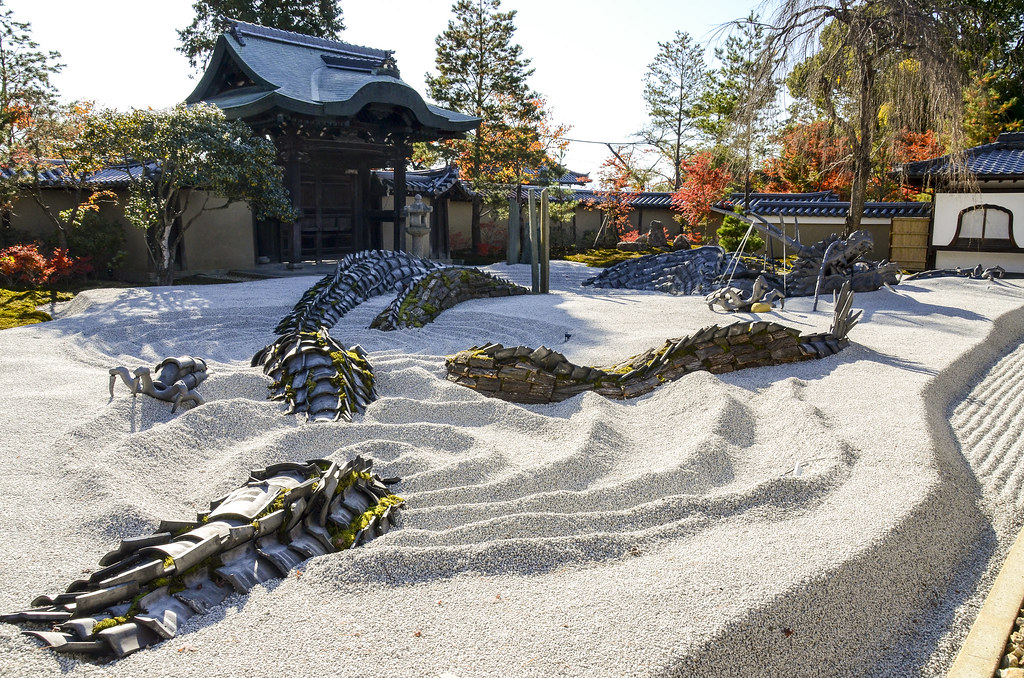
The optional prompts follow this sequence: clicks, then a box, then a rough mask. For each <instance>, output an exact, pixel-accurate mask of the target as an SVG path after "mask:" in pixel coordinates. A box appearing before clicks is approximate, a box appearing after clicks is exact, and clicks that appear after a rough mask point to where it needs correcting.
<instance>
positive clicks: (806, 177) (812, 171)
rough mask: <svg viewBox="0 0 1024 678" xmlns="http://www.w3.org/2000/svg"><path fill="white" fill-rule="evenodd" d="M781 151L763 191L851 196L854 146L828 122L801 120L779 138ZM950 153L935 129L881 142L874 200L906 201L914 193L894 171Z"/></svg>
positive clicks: (768, 165) (768, 166) (767, 167)
mask: <svg viewBox="0 0 1024 678" xmlns="http://www.w3.org/2000/svg"><path fill="white" fill-rule="evenodd" d="M779 142H780V146H781V148H780V150H779V155H778V156H777V157H774V158H769V159H768V160H766V161H765V163H764V168H763V176H764V179H765V183H764V185H763V190H764V191H767V192H769V193H809V192H814V191H835V192H836V193H837V194H839V196H840V197H841V198H843V199H849V196H850V189H851V186H852V184H853V172H852V170H851V167H850V153H849V144H848V142H847V140H846V138H845V137H843V136H842V135H840V134H839V133H838V132H837V131H836V130H834V129H832V128H831V127H830V126H829V124H828V123H827V122H825V121H817V122H812V123H803V124H796V125H792V126H790V127H788V128H787V129H786V130H785V131H784V132H783V133H782V135H781V136H780V138H779ZM944 152H945V149H944V147H943V145H942V143H941V142H940V141H939V140H938V138H937V137H936V136H935V132H933V131H932V130H926V131H924V132H911V131H909V130H903V131H902V132H900V133H899V134H898V135H897V136H896V138H895V140H894V141H893V142H892V143H891V144H883V145H882V146H880V147H879V148H878V149H877V150H876V152H875V157H874V158H873V164H874V166H875V167H876V172H875V175H874V176H873V177H872V178H871V184H870V186H869V187H868V199H869V200H905V199H908V198H910V197H912V195H913V194H914V191H913V190H911V189H909V188H907V187H905V186H901V185H900V184H899V182H898V180H897V179H896V178H895V177H894V176H893V175H892V173H891V170H892V169H893V168H894V167H896V166H897V165H901V164H903V163H907V162H915V161H918V160H928V159H930V158H937V157H939V156H941V155H942V154H943V153H944Z"/></svg>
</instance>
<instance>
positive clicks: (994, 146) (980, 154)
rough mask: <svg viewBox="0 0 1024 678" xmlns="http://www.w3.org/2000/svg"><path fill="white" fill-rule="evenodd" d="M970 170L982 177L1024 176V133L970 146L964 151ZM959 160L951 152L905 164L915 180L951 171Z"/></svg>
mask: <svg viewBox="0 0 1024 678" xmlns="http://www.w3.org/2000/svg"><path fill="white" fill-rule="evenodd" d="M964 155H965V158H964V160H966V163H967V170H968V171H969V172H970V173H971V174H973V175H975V177H976V178H978V179H1022V178H1024V133H1022V132H1003V133H1002V134H1000V135H999V138H997V139H996V140H995V141H993V142H992V143H990V144H982V145H981V146H975V147H973V148H968V149H967V150H966V151H965V152H964ZM955 162H957V159H955V158H952V157H951V156H949V155H944V156H942V157H940V158H934V159H932V160H921V161H919V162H911V163H907V164H905V165H903V171H904V172H905V173H906V175H907V176H908V177H910V178H912V179H923V178H925V177H928V176H938V175H943V174H949V173H950V171H951V170H952V169H953V164H954V163H955Z"/></svg>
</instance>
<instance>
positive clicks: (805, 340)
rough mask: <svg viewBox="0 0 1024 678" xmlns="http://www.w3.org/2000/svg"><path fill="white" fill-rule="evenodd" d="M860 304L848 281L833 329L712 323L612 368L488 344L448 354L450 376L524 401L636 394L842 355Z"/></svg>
mask: <svg viewBox="0 0 1024 678" xmlns="http://www.w3.org/2000/svg"><path fill="white" fill-rule="evenodd" d="M852 304H853V292H852V291H851V290H850V286H849V285H846V286H844V287H843V289H842V290H841V291H840V293H839V295H838V297H837V301H836V308H835V314H834V317H833V321H832V327H831V328H830V330H829V331H828V332H825V333H820V334H811V335H806V336H803V335H801V334H800V331H799V330H796V329H793V328H789V327H785V326H783V325H779V324H777V323H772V322H766V321H757V322H738V323H733V324H731V325H726V326H724V327H721V326H718V325H712V326H710V327H706V328H704V329H702V330H700V331H699V332H697V333H695V334H693V335H690V336H688V337H683V338H681V339H670V340H668V341H666V342H665V344H664V345H663V346H661V347H660V348H656V349H654V348H652V349H650V350H648V351H646V352H644V353H641V354H639V355H636V356H633V357H632V358H629V359H627V360H625V361H623V362H621V363H619V364H617V365H612V366H611V367H584V366H581V365H574V364H573V363H571V362H569V361H568V360H566V358H565V356H564V355H562V354H561V353H558V352H556V351H552V350H551V349H548V348H545V347H543V346H542V347H540V348H537V349H533V348H530V347H527V346H516V347H508V348H506V347H504V346H502V345H501V344H488V345H486V346H479V347H473V348H471V349H469V350H466V351H461V352H459V353H457V354H456V355H454V356H451V357H450V358H448V360H447V361H446V367H447V370H448V380H449V381H453V382H455V383H456V384H459V385H461V386H466V387H467V388H471V389H473V390H475V391H477V392H479V393H481V394H483V395H486V396H490V397H494V398H501V399H503V400H509V401H512V402H517V403H551V402H559V401H561V400H565V399H566V398H570V397H572V396H574V395H576V394H578V393H583V392H584V391H594V392H595V393H597V394H598V395H602V396H605V397H607V398H613V399H624V398H635V397H637V396H640V395H643V394H645V393H649V392H650V391H653V390H654V389H655V388H657V387H658V385H660V384H662V383H665V382H668V381H674V380H676V379H678V378H680V377H682V376H683V375H685V374H689V373H691V372H697V371H708V372H711V373H712V374H723V373H726V372H733V371H735V370H741V369H746V368H748V367H762V366H766V365H779V364H784V363H793V362H799V361H803V360H813V359H818V358H824V357H826V356H830V355H834V354H835V353H838V352H839V351H840V350H842V349H843V348H845V347H846V346H848V345H849V340H848V339H847V338H846V336H847V333H848V332H849V331H850V329H852V328H853V326H854V325H856V324H857V321H858V319H859V317H860V314H861V312H860V311H858V312H857V313H856V314H854V313H853V312H852Z"/></svg>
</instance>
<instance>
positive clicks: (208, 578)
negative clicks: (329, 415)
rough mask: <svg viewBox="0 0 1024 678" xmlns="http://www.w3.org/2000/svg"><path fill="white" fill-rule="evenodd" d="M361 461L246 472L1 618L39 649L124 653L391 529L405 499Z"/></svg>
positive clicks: (103, 654)
mask: <svg viewBox="0 0 1024 678" xmlns="http://www.w3.org/2000/svg"><path fill="white" fill-rule="evenodd" d="M371 467H372V464H371V462H370V461H368V460H366V459H363V458H361V457H356V458H355V459H354V460H352V461H350V462H349V463H347V464H345V465H344V466H339V465H338V464H337V463H335V462H332V461H327V460H323V459H317V460H313V461H310V462H307V463H304V464H302V463H283V464H275V465H273V466H270V467H268V468H265V469H261V470H258V471H253V472H252V474H251V475H250V477H249V480H248V481H247V482H246V483H245V484H244V485H243V486H242V487H240V488H238V489H236V490H234V491H232V492H230V493H229V494H227V495H225V496H224V497H222V498H220V499H218V500H216V501H214V502H212V503H211V504H210V510H209V511H206V512H203V513H200V514H199V515H198V516H197V517H196V520H195V521H162V522H161V523H160V526H159V528H158V531H157V532H156V533H155V534H152V535H149V536H145V537H137V538H133V539H127V540H125V541H122V542H121V545H120V546H119V547H118V548H117V549H115V550H113V551H111V552H110V553H108V554H107V555H105V556H104V557H103V558H102V559H101V560H100V566H101V569H98V570H96V571H95V572H93V573H92V574H90V575H89V577H88V578H87V579H79V580H77V581H75V582H72V584H71V585H70V586H68V588H67V590H66V592H64V593H61V594H58V595H56V596H45V595H44V596H40V597H38V598H36V599H35V600H34V601H33V602H32V609H29V610H23V611H20V612H14V613H12V614H6V615H3V616H0V621H3V622H7V623H19V624H31V625H40V626H44V627H46V628H48V629H49V628H52V629H54V630H27V631H25V632H24V633H25V634H27V635H31V636H35V637H36V638H38V639H39V640H41V641H42V642H43V643H44V645H45V646H46V647H49V648H51V649H53V650H56V651H57V652H74V653H85V654H91V655H96V656H98V657H109V656H116V657H122V656H124V655H127V654H131V653H132V652H135V651H137V650H140V649H142V648H145V647H148V646H150V645H153V644H155V643H159V642H161V641H163V640H166V639H168V638H173V637H174V636H175V635H176V634H177V632H178V629H179V628H180V627H181V625H182V624H183V623H184V622H186V621H187V620H188V619H189V618H191V617H193V616H195V615H197V614H205V613H206V612H207V611H209V610H210V609H211V608H212V607H214V606H216V605H218V604H219V603H221V602H222V601H223V600H224V599H225V598H227V596H228V595H230V594H231V593H232V592H238V593H246V592H248V591H249V590H250V589H251V588H252V587H254V586H256V585H257V584H261V583H263V582H266V581H269V580H270V579H274V578H278V577H284V576H287V574H288V573H289V572H290V571H291V570H292V569H293V568H295V567H296V566H297V565H299V564H300V563H301V562H303V561H304V560H306V559H307V558H312V557H313V556H318V555H322V554H325V553H331V552H334V551H337V550H343V549H348V548H353V547H355V546H358V545H360V544H362V543H365V542H367V541H369V540H371V539H373V538H374V537H377V536H380V535H381V534H384V533H385V532H387V531H388V530H389V529H390V528H391V527H392V526H393V525H394V524H395V522H396V520H397V518H398V511H399V509H400V508H401V506H402V500H401V498H399V497H397V496H396V495H394V494H391V492H390V490H389V489H388V486H389V485H391V484H394V483H396V482H398V481H397V479H390V480H382V479H381V478H380V477H378V476H376V475H372V474H371Z"/></svg>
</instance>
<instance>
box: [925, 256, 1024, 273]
mask: <svg viewBox="0 0 1024 678" xmlns="http://www.w3.org/2000/svg"><path fill="white" fill-rule="evenodd" d="M978 264H981V265H982V267H984V268H988V267H990V266H1002V267H1003V269H1004V270H1005V271H1006V272H1007V273H1024V254H1016V253H1014V252H961V251H957V250H939V251H937V252H936V253H935V268H974V267H975V266H977V265H978Z"/></svg>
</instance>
